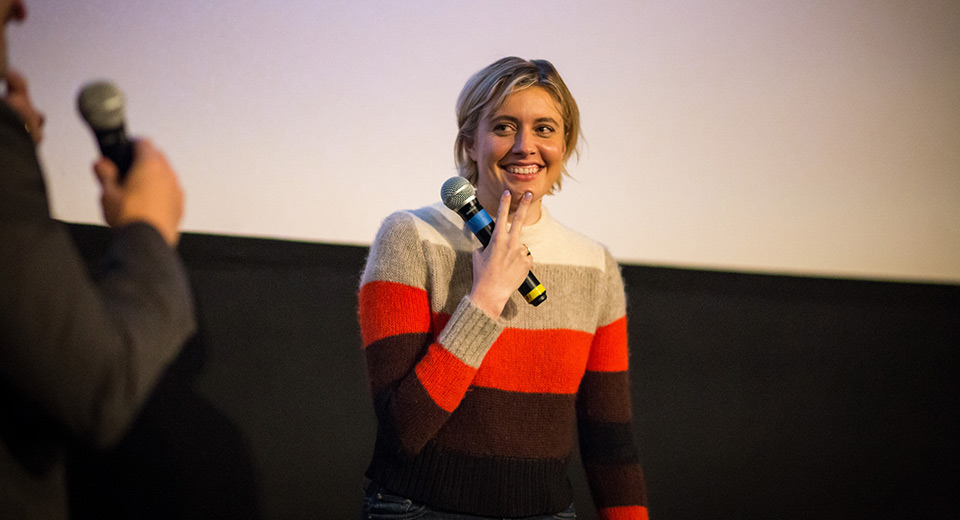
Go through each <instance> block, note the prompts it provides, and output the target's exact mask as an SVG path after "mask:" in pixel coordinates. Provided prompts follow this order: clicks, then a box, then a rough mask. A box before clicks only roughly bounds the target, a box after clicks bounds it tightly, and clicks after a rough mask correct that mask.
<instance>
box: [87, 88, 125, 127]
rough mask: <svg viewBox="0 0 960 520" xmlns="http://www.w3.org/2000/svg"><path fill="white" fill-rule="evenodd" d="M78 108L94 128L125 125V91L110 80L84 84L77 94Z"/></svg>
mask: <svg viewBox="0 0 960 520" xmlns="http://www.w3.org/2000/svg"><path fill="white" fill-rule="evenodd" d="M77 108H78V109H79V110H80V115H82V116H83V118H84V119H85V120H86V121H87V124H89V125H90V128H93V129H94V130H97V131H99V130H113V129H115V128H120V127H122V126H123V120H124V113H123V112H124V98H123V92H121V91H120V89H119V88H117V87H116V85H114V84H113V83H110V82H109V81H94V82H91V83H87V84H86V85H84V87H83V88H82V89H81V90H80V94H78V95H77Z"/></svg>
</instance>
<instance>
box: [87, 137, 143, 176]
mask: <svg viewBox="0 0 960 520" xmlns="http://www.w3.org/2000/svg"><path fill="white" fill-rule="evenodd" d="M94 133H95V134H96V136H97V144H98V145H100V153H102V154H103V156H104V157H106V158H107V159H110V160H111V161H113V163H114V164H116V165H117V171H118V172H119V173H118V178H117V180H118V181H119V182H123V180H124V179H125V178H126V177H127V173H128V172H129V171H130V166H131V165H132V164H133V146H131V145H130V141H127V135H126V132H124V130H123V127H120V128H114V129H112V130H104V131H102V132H94Z"/></svg>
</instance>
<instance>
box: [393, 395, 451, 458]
mask: <svg viewBox="0 0 960 520" xmlns="http://www.w3.org/2000/svg"><path fill="white" fill-rule="evenodd" d="M389 410H390V420H391V421H392V422H393V428H394V432H395V433H396V435H397V436H398V437H399V440H400V445H401V446H402V447H403V452H404V453H405V454H406V455H407V456H408V457H412V456H413V455H415V454H417V453H418V452H419V451H420V450H421V449H423V447H424V446H425V445H426V444H427V441H429V440H430V439H431V438H432V437H433V435H434V432H435V431H436V428H437V427H438V425H440V424H443V422H444V421H445V420H446V419H447V417H448V416H449V415H450V414H449V413H448V412H446V411H445V410H443V409H442V408H440V407H439V406H437V404H436V403H435V402H434V401H433V399H432V398H431V397H430V394H429V393H428V392H427V389H426V388H424V387H423V384H421V383H420V380H419V379H417V378H416V377H409V378H407V379H406V380H404V381H403V382H401V383H400V385H399V386H398V387H397V390H396V391H395V392H394V393H393V399H392V400H391V402H390V406H389ZM383 419H384V418H383V417H381V419H380V420H381V422H382V421H383Z"/></svg>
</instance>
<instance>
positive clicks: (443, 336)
mask: <svg viewBox="0 0 960 520" xmlns="http://www.w3.org/2000/svg"><path fill="white" fill-rule="evenodd" d="M501 332H503V325H502V324H501V323H500V322H499V321H497V320H494V319H492V318H490V316H488V315H487V313H485V312H483V310H482V309H480V307H477V306H476V305H475V304H474V303H473V300H471V299H470V297H469V296H464V297H463V299H462V300H460V305H458V306H457V310H455V311H453V315H452V316H450V321H448V322H447V326H446V327H445V328H444V329H443V332H441V333H440V336H439V337H438V338H437V341H438V342H439V343H440V344H441V345H443V347H444V348H445V349H447V351H449V352H450V353H451V354H453V355H454V356H457V359H459V360H460V361H463V362H464V363H465V364H467V365H469V366H471V367H473V368H479V367H480V362H481V361H483V357H484V356H486V355H487V351H488V350H490V347H491V346H493V342H494V341H496V340H497V337H499V336H500V333H501Z"/></svg>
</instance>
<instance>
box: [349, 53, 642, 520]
mask: <svg viewBox="0 0 960 520" xmlns="http://www.w3.org/2000/svg"><path fill="white" fill-rule="evenodd" d="M457 114H458V121H459V124H460V130H459V132H458V134H457V138H456V142H455V150H456V159H457V166H458V168H459V170H460V174H461V176H463V177H466V178H467V179H468V180H469V181H470V182H471V183H473V184H474V185H475V186H476V188H477V199H478V200H479V201H480V203H481V204H482V205H483V206H485V207H486V208H489V209H490V210H491V211H495V212H496V214H497V223H498V224H499V225H497V226H495V228H494V231H493V236H492V238H491V239H490V243H489V245H488V246H486V247H485V248H483V249H479V248H478V245H479V244H478V242H477V241H476V239H475V238H474V237H473V235H472V234H471V233H470V232H467V231H465V229H464V223H463V221H462V220H461V218H460V217H459V216H458V215H457V214H456V213H455V212H453V211H452V210H450V209H447V208H446V207H444V206H443V205H439V204H437V205H433V206H428V207H425V208H420V209H418V210H413V211H400V212H396V213H394V214H392V215H390V216H389V217H387V219H386V220H385V221H384V223H383V225H382V226H381V228H380V232H379V234H378V235H377V238H376V240H375V242H374V244H373V247H372V248H371V250H370V255H369V257H368V259H367V265H366V268H365V270H364V273H363V277H362V279H361V287H360V329H361V334H362V337H363V345H364V354H365V357H366V360H367V372H368V378H369V380H370V386H371V388H372V390H373V397H374V408H375V410H376V415H377V420H378V422H379V428H378V429H377V439H376V445H375V449H374V455H373V459H372V461H371V462H370V465H369V467H368V469H367V472H366V475H367V477H368V478H369V479H370V484H369V485H368V487H367V494H366V499H365V501H364V506H363V508H364V517H367V516H368V515H373V516H377V515H390V514H398V513H399V514H411V513H415V512H416V513H417V514H420V515H425V516H419V517H418V518H420V517H422V518H433V519H444V518H457V519H468V518H469V519H484V518H503V517H511V518H512V517H524V518H536V519H541V518H543V519H546V518H551V519H552V518H575V514H576V513H575V511H574V506H573V505H572V503H573V495H572V493H571V489H570V483H569V480H568V477H567V466H568V463H569V460H570V459H571V456H572V450H573V447H574V446H575V445H577V444H578V442H579V446H580V458H581V460H582V461H583V464H584V470H585V472H586V474H587V478H588V481H589V485H590V488H591V492H592V495H593V498H594V501H595V504H596V506H597V510H598V512H599V514H600V516H601V518H605V519H614V518H615V519H618V520H630V519H645V518H647V509H646V491H645V484H644V479H643V472H642V470H641V467H640V463H639V460H638V455H637V450H636V448H635V446H634V441H633V439H634V433H633V420H632V412H631V405H630V392H629V386H630V382H629V376H628V360H627V358H628V356H627V352H628V348H627V335H626V304H625V297H624V290H623V282H622V280H621V278H620V271H619V268H618V266H617V263H616V262H615V261H614V260H613V257H612V256H611V255H610V253H609V252H608V251H607V250H606V249H605V248H604V247H603V246H602V245H600V244H599V243H597V242H595V241H593V240H591V239H588V238H586V237H585V236H583V235H581V234H579V233H577V232H575V231H573V230H570V229H569V228H567V227H565V226H563V225H561V224H560V223H558V222H557V221H556V220H554V219H553V218H552V217H551V216H550V214H549V213H548V212H547V210H546V208H545V207H544V206H543V197H544V196H545V195H547V194H550V193H553V192H555V191H556V189H557V188H558V187H559V183H560V179H561V176H562V173H563V172H564V171H565V165H566V161H567V159H568V158H569V157H570V155H571V154H572V153H573V152H574V151H575V149H576V144H577V136H578V135H579V125H580V123H579V111H578V109H577V105H576V102H575V101H574V99H573V96H572V95H571V94H570V92H569V91H568V90H567V88H566V86H565V85H564V83H563V80H562V79H561V78H560V75H559V74H558V73H557V71H556V69H555V68H554V67H553V65H551V64H550V63H549V62H547V61H544V60H535V61H527V60H523V59H520V58H504V59H502V60H499V61H497V62H496V63H493V64H492V65H490V66H488V67H486V68H484V69H483V70H481V71H480V72H478V73H476V74H475V75H474V76H473V77H471V78H470V80H469V81H468V82H467V84H466V86H465V87H464V89H463V91H462V92H461V94H460V97H459V101H458V103H457ZM531 269H532V270H533V271H536V276H537V277H539V279H540V280H541V281H542V283H543V285H545V286H547V287H551V289H550V291H551V296H550V298H548V299H547V300H546V301H544V302H543V303H542V304H541V305H538V306H534V305H527V303H526V302H525V301H524V300H523V297H522V296H521V295H520V294H518V293H517V288H518V287H520V285H521V282H522V280H523V279H524V277H525V276H526V274H527V273H528V272H530V270H531ZM577 436H578V437H577ZM450 515H453V516H450ZM373 516H371V517H373ZM377 517H378V518H379V517H383V518H387V516H377ZM390 518H393V517H390Z"/></svg>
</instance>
